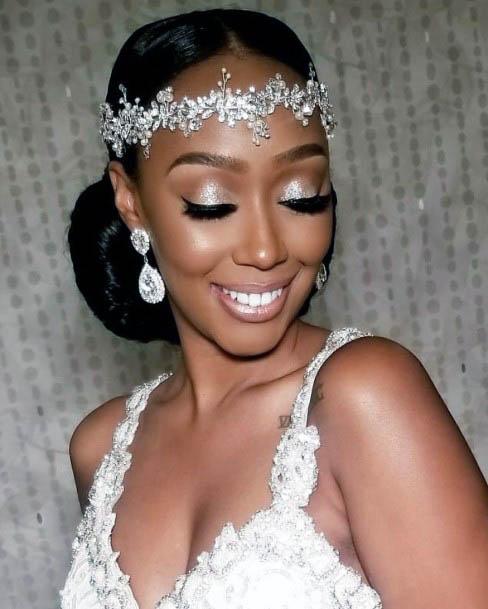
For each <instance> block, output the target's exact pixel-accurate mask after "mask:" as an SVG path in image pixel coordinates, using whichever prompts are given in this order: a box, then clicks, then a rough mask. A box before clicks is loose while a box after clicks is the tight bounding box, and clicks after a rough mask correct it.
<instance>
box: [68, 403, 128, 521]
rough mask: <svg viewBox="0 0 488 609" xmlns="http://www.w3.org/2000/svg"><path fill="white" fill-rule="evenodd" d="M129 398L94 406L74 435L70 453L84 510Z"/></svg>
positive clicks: (70, 444) (76, 428)
mask: <svg viewBox="0 0 488 609" xmlns="http://www.w3.org/2000/svg"><path fill="white" fill-rule="evenodd" d="M127 397H128V396H127V395H119V396H116V397H113V398H111V399H109V400H107V401H106V402H103V404H100V405H99V406H97V407H96V408H94V409H93V410H92V411H91V412H89V413H88V414H87V415H86V416H85V417H84V418H83V419H82V420H81V421H80V422H79V423H78V425H77V426H76V427H75V429H74V431H73V433H72V435H71V439H70V443H69V456H70V460H71V468H72V470H73V476H74V479H75V483H76V489H77V493H78V499H79V502H80V506H81V508H82V509H83V508H84V506H85V504H86V501H87V498H88V491H89V489H90V486H91V484H92V481H93V476H94V474H95V470H96V469H97V467H98V465H99V464H100V462H101V460H102V459H103V456H104V455H105V454H106V453H107V452H108V451H109V450H110V449H111V446H112V437H113V432H114V431H115V427H116V425H117V423H118V422H119V421H121V420H122V419H123V417H124V415H125V404H126V400H127Z"/></svg>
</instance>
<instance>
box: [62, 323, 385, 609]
mask: <svg viewBox="0 0 488 609" xmlns="http://www.w3.org/2000/svg"><path fill="white" fill-rule="evenodd" d="M362 336H372V333H371V332H368V331H364V330H361V329H359V328H354V327H345V328H338V329H335V330H333V331H332V332H331V333H330V334H329V336H328V338H327V341H326V342H325V345H324V346H323V347H322V348H321V349H320V351H319V352H318V353H317V354H316V355H315V356H314V357H313V359H312V360H311V361H310V362H309V364H308V366H307V368H306V371H305V373H304V376H303V382H302V385H301V387H300V390H299V392H298V394H297V396H296V398H295V400H294V402H293V406H292V410H291V417H290V421H291V422H290V425H289V426H288V427H286V428H285V430H284V431H283V434H282V436H281V438H280V441H279V443H278V446H277V448H276V452H275V455H274V458H273V463H272V466H271V474H270V479H269V487H270V489H271V492H272V497H273V499H272V502H271V505H270V506H269V507H267V508H266V509H261V510H257V511H256V512H255V513H254V514H253V515H252V516H251V517H250V519H249V520H248V521H247V522H246V523H245V524H244V525H243V526H241V527H235V526H234V525H233V524H232V523H231V522H227V523H225V524H224V526H223V528H222V529H221V531H220V533H219V534H218V535H217V537H216V538H215V540H214V545H213V547H212V549H211V550H210V551H205V552H202V553H201V554H200V555H199V556H198V558H197V562H196V564H195V566H194V567H193V568H192V569H191V570H190V571H188V572H187V573H184V574H181V575H180V576H178V578H177V579H176V582H175V584H174V586H173V589H172V590H171V591H170V592H169V593H167V594H165V595H164V596H163V597H162V598H161V599H160V600H159V601H158V602H157V603H156V605H155V607H154V609H381V607H382V604H381V599H380V596H379V594H378V593H377V592H376V590H374V589H373V588H372V587H370V586H369V585H368V584H367V583H366V582H365V581H363V580H362V578H361V576H360V574H359V573H358V572H357V571H356V570H355V569H353V568H352V567H349V566H347V565H344V564H343V563H342V562H341V561H340V557H339V552H338V550H337V549H336V548H334V547H333V546H332V545H331V544H330V543H329V542H328V541H327V539H326V537H325V536H324V534H323V533H322V532H320V531H318V530H317V529H316V527H315V523H314V520H313V519H312V517H311V516H310V515H309V514H308V513H307V512H305V510H304V509H303V508H304V506H306V505H308V502H309V498H310V495H311V494H312V492H313V491H314V489H315V488H316V484H317V475H318V471H317V462H316V459H315V455H314V453H315V451H316V450H317V448H318V447H319V446H320V438H319V433H318V430H317V427H316V426H315V425H307V413H308V406H309V402H310V396H311V393H312V389H313V382H314V379H315V376H316V374H317V372H318V370H319V368H320V366H321V365H322V364H323V363H324V362H325V360H326V359H327V358H328V357H329V355H330V354H331V353H333V352H334V351H335V350H336V349H338V348H339V347H341V346H342V345H344V344H346V343H347V342H349V341H351V340H354V339H356V338H360V337H362ZM171 374H172V373H171V372H164V373H162V374H160V375H159V376H157V377H156V378H155V379H153V380H151V381H148V382H145V383H143V384H141V385H137V386H136V387H135V388H134V389H133V390H132V392H131V394H130V396H129V397H128V399H127V402H126V416H125V417H124V419H123V420H122V421H120V422H119V424H118V425H117V427H116V429H115V431H114V435H113V446H112V449H111V450H110V451H109V452H108V453H107V454H106V455H105V457H104V458H103V460H102V461H101V463H100V465H99V466H98V469H97V471H96V473H95V475H94V480H93V485H92V487H91V489H90V492H89V501H88V504H87V507H86V509H85V511H84V514H83V517H82V519H81V521H80V523H79V525H78V528H77V532H76V537H75V539H74V541H73V544H72V558H71V566H70V569H69V572H68V575H67V578H66V581H65V584H64V587H63V589H62V590H60V591H59V594H60V601H61V605H60V607H61V609H139V607H138V604H137V601H136V600H135V597H134V595H133V593H132V589H131V587H130V583H129V575H128V574H125V573H124V572H123V571H122V570H121V568H120V567H119V564H118V562H117V558H118V555H119V552H115V551H114V550H113V547H112V543H111V532H112V529H113V526H114V523H115V513H114V511H113V508H114V505H115V503H116V501H117V500H118V498H119V497H120V495H121V494H122V492H123V489H124V487H123V478H124V474H125V472H126V471H127V469H128V468H129V466H130V463H131V453H130V452H129V450H128V449H129V446H130V444H131V442H132V440H133V438H134V434H135V431H136V429H137V426H138V419H139V415H140V413H141V412H142V410H143V409H144V407H145V406H146V404H147V401H148V397H149V394H150V393H151V391H152V390H153V389H154V388H155V387H157V386H158V385H159V384H160V383H161V382H163V381H164V380H166V379H167V378H168V377H169V376H171Z"/></svg>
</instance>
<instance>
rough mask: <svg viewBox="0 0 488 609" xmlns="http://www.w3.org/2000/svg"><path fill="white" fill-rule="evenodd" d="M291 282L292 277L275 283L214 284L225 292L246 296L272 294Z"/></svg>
mask: <svg viewBox="0 0 488 609" xmlns="http://www.w3.org/2000/svg"><path fill="white" fill-rule="evenodd" d="M292 280H293V277H291V278H290V277H289V278H286V279H281V280H277V281H271V282H269V283H253V282H250V283H215V284H213V285H216V286H217V287H219V288H225V289H226V290H232V291H233V292H246V293H247V294H261V293H262V292H272V291H273V290H277V289H278V288H284V287H286V286H287V285H289V284H290V283H291V282H292Z"/></svg>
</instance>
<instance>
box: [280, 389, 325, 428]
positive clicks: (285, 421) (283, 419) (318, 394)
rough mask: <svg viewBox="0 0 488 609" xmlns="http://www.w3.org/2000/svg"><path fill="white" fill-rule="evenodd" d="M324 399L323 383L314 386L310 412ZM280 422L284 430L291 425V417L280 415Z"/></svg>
mask: <svg viewBox="0 0 488 609" xmlns="http://www.w3.org/2000/svg"><path fill="white" fill-rule="evenodd" d="M323 397H324V392H323V389H322V383H320V382H319V383H318V384H317V385H314V387H313V389H312V393H311V395H310V404H309V407H308V412H310V411H311V410H312V408H313V407H314V406H315V404H316V403H317V402H320V400H321V399H322V398H323ZM279 420H280V428H281V429H282V428H284V427H289V426H290V425H291V415H289V414H281V415H279Z"/></svg>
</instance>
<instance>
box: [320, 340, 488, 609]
mask: <svg viewBox="0 0 488 609" xmlns="http://www.w3.org/2000/svg"><path fill="white" fill-rule="evenodd" d="M315 386H316V387H317V388H319V390H317V391H315V388H314V395H315V396H316V399H317V400H318V401H317V403H316V404H315V405H314V409H315V410H316V411H318V412H317V414H318V418H319V420H320V421H321V423H320V425H321V427H323V429H324V430H325V431H324V433H325V434H326V436H327V450H328V454H329V459H330V463H331V468H332V471H333V475H334V477H335V478H336V480H337V482H338V485H339V487H340V489H341V492H342V494H343V496H344V501H345V505H346V509H347V513H348V517H349V523H350V527H351V533H352V536H353V540H354V544H355V547H356V550H357V553H358V556H359V560H360V562H361V565H362V566H363V569H364V571H365V572H366V573H367V576H368V579H369V580H370V582H371V583H372V585H373V586H374V587H375V589H376V590H377V591H378V593H379V594H380V596H381V597H382V600H383V609H437V608H439V609H440V608H442V609H468V608H469V609H486V607H487V603H488V486H487V485H486V482H485V480H484V478H483V475H482V473H481V471H480V469H479V467H478V465H477V463H476V460H475V458H474V456H473V454H472V452H471V451H470V449H469V447H468V445H467V443H466V441H465V439H464V437H463V435H462V434H461V432H460V430H459V428H458V426H457V425H456V423H455V421H454V419H453V418H452V416H451V414H450V413H449V410H448V408H447V406H446V404H445V403H444V402H443V401H442V399H441V397H440V395H439V393H438V392H437V390H436V388H435V386H434V385H433V383H432V381H431V379H430V377H429V376H428V374H427V372H426V370H425V369H424V367H423V366H422V364H421V363H420V361H419V360H418V359H417V358H416V357H415V355H413V354H412V353H411V352H410V351H409V350H408V349H406V348H404V347H403V346H401V345H400V344H399V343H396V342H394V341H392V340H390V339H387V338H384V337H363V338H361V339H357V340H355V341H352V342H351V343H348V344H347V345H344V346H343V347H342V348H341V349H339V350H338V351H337V352H335V353H334V354H332V355H331V357H330V358H329V361H328V362H327V364H326V365H325V366H323V368H322V369H321V370H320V371H319V373H318V374H317V378H316V381H315Z"/></svg>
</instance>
